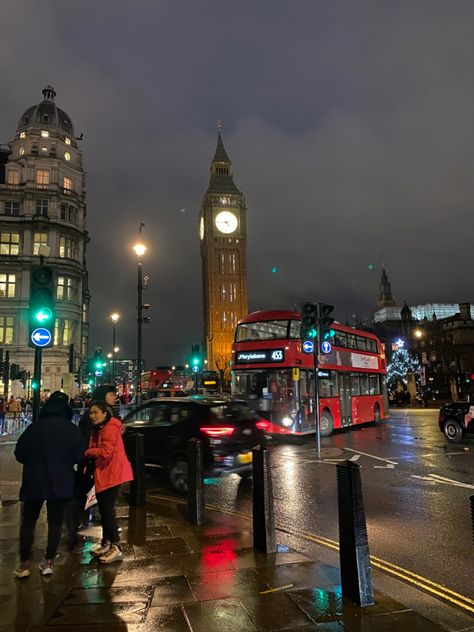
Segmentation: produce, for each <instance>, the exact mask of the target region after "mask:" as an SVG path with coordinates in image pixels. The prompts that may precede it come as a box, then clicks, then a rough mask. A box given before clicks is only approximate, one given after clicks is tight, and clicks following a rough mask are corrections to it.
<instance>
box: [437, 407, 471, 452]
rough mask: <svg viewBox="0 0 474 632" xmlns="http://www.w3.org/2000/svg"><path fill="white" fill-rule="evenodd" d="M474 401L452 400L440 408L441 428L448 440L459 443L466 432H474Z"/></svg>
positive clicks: (439, 421)
mask: <svg viewBox="0 0 474 632" xmlns="http://www.w3.org/2000/svg"><path fill="white" fill-rule="evenodd" d="M473 418H474V402H451V403H450V404H445V405H444V406H441V408H440V410H439V418H438V423H439V429H440V430H441V432H443V433H444V436H445V437H446V439H447V440H448V441H451V442H452V443H458V442H459V441H461V439H462V438H463V437H464V435H465V434H468V433H474V419H473Z"/></svg>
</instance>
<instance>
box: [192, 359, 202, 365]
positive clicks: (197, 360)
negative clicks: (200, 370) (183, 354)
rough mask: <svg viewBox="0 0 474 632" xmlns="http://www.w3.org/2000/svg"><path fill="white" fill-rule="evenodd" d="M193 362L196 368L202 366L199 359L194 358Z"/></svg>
mask: <svg viewBox="0 0 474 632" xmlns="http://www.w3.org/2000/svg"><path fill="white" fill-rule="evenodd" d="M191 362H192V364H193V365H194V366H199V365H200V364H201V363H200V361H199V358H193V359H192V360H191Z"/></svg>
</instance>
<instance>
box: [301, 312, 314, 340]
mask: <svg viewBox="0 0 474 632" xmlns="http://www.w3.org/2000/svg"><path fill="white" fill-rule="evenodd" d="M317 335H318V310H317V305H316V303H301V334H300V337H301V340H302V341H303V342H305V341H306V340H310V341H311V342H312V341H313V340H314V339H315V338H316V337H317Z"/></svg>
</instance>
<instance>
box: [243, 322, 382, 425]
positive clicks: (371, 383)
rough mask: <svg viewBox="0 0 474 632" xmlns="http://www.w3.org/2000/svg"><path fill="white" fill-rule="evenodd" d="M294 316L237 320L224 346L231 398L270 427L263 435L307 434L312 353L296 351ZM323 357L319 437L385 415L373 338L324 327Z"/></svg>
mask: <svg viewBox="0 0 474 632" xmlns="http://www.w3.org/2000/svg"><path fill="white" fill-rule="evenodd" d="M300 320H301V315H300V313H299V312H294V311H283V310H269V311H260V312H254V313H252V314H248V315H247V316H245V317H244V318H242V319H241V320H240V321H239V322H238V324H237V329H236V332H235V339H234V343H233V345H232V395H233V396H234V397H239V398H243V399H246V400H247V401H248V402H249V404H250V405H251V406H252V407H253V408H255V410H257V411H259V412H261V414H262V416H264V417H266V418H267V419H268V420H269V421H270V422H271V427H270V432H272V433H281V434H306V433H310V432H314V431H315V414H314V411H315V408H314V407H315V398H314V372H313V354H311V353H309V354H308V353H304V351H303V350H302V348H301V345H302V343H301V338H300ZM332 329H333V330H334V336H333V337H332V338H331V347H332V348H331V351H330V352H329V353H327V354H324V355H320V356H319V367H318V383H319V398H320V399H319V407H320V429H321V435H323V436H327V435H330V434H331V432H332V431H333V430H334V429H336V428H345V427H348V426H352V425H354V424H362V423H366V422H369V421H375V422H377V421H379V420H381V419H383V418H386V417H388V396H387V387H386V379H385V376H386V372H387V366H386V360H385V354H384V350H383V347H382V344H381V342H380V340H379V339H378V338H377V336H375V335H374V334H371V333H369V332H366V331H361V330H358V329H352V328H351V327H346V326H344V325H341V324H339V323H334V324H333V325H332Z"/></svg>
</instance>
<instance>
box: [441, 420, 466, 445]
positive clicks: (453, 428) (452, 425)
mask: <svg viewBox="0 0 474 632" xmlns="http://www.w3.org/2000/svg"><path fill="white" fill-rule="evenodd" d="M443 431H444V436H445V437H446V439H447V440H448V441H450V442H451V443H459V441H461V439H462V437H463V431H462V428H461V426H460V425H459V424H458V422H457V421H455V420H454V419H448V420H447V421H446V423H445V424H444V428H443Z"/></svg>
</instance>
